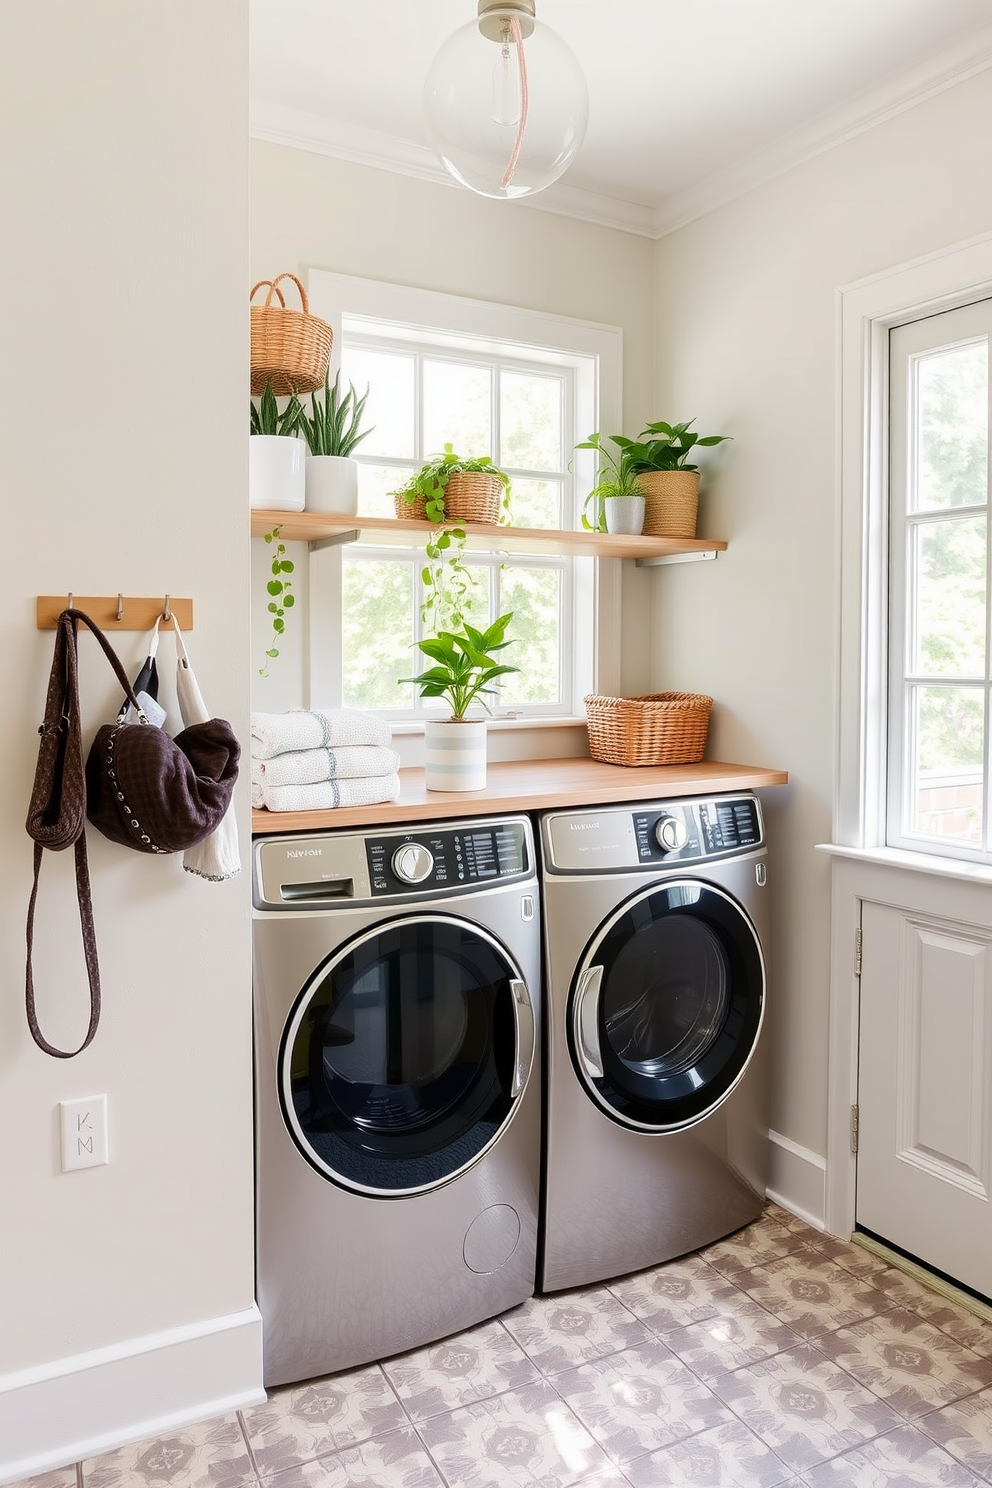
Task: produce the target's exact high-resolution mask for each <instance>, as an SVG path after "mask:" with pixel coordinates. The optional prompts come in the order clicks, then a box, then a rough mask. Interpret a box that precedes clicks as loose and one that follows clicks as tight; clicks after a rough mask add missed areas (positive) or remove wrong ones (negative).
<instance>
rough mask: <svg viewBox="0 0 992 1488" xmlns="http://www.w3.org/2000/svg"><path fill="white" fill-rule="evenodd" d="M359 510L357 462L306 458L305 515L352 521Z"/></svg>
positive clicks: (328, 457) (339, 457)
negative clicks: (319, 514)
mask: <svg viewBox="0 0 992 1488" xmlns="http://www.w3.org/2000/svg"><path fill="white" fill-rule="evenodd" d="M357 510H358V461H357V460H352V459H351V458H350V457H346V456H344V455H307V511H312V512H337V513H338V514H339V515H341V516H345V517H353V516H354V515H355V513H356V512H357Z"/></svg>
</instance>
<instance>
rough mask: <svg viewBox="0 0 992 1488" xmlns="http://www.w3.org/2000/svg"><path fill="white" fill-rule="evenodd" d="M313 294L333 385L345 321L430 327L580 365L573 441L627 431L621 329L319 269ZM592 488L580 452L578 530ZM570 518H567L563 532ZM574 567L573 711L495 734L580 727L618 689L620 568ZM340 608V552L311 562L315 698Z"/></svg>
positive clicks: (481, 347) (578, 562)
mask: <svg viewBox="0 0 992 1488" xmlns="http://www.w3.org/2000/svg"><path fill="white" fill-rule="evenodd" d="M308 288H309V299H310V308H311V310H312V311H313V313H314V314H317V315H320V316H321V317H322V318H323V319H324V320H327V321H328V322H329V323H330V325H331V327H332V330H333V332H334V343H333V348H332V355H331V375H332V377H333V375H334V372H335V371H336V370H337V367H338V366H339V365H340V348H341V344H342V329H343V323H344V320H345V318H346V317H347V319H348V320H349V321H350V322H351V323H352V324H359V323H360V321H361V319H363V318H364V319H367V320H370V321H373V322H376V323H378V324H382V323H386V324H388V325H389V326H390V328H391V335H393V336H394V337H395V338H396V339H397V340H399V341H402V340H403V339H407V340H409V341H411V342H416V341H417V340H418V338H422V337H423V332H424V328H429V330H430V337H431V345H432V347H435V348H436V347H438V346H443V345H445V344H447V345H449V346H450V347H451V348H452V349H456V350H460V351H472V352H478V353H482V354H489V355H493V354H499V353H501V352H502V351H503V350H504V349H505V348H506V346H507V344H510V345H516V346H528V347H535V348H541V352H542V358H543V360H544V361H545V363H546V365H548V366H549V367H552V366H554V365H555V364H556V363H557V364H558V365H563V366H569V365H571V364H573V363H574V364H575V374H574V377H573V379H572V385H573V399H574V407H573V409H572V411H571V423H572V427H573V428H574V429H575V430H576V438H584V437H585V435H586V434H587V433H588V432H590V431H591V429H593V428H598V429H607V430H613V429H619V428H620V427H622V425H621V367H622V331H621V330H620V329H619V328H618V327H615V326H606V325H600V324H597V323H595V322H591V321H579V320H573V319H570V318H568V317H565V316H557V315H550V314H547V313H546V312H543V311H534V310H528V309H525V308H523V307H519V306H509V305H499V304H495V303H491V302H489V301H483V300H472V299H466V298H463V297H461V296H457V295H447V294H442V293H439V292H437V291H433V290H420V289H414V288H410V287H408V286H405V285H397V284H387V283H384V282H381V281H378V280H370V279H360V278H355V277H353V276H350V275H344V274H334V273H330V272H328V271H325V270H321V269H311V270H310V272H309V275H308ZM590 420H593V421H594V422H590ZM587 423H588V428H587V427H586V424H587ZM594 480H595V466H594V460H593V458H592V457H591V456H589V455H587V454H585V453H582V452H580V453H579V454H578V455H577V456H576V457H575V459H574V482H573V488H572V489H573V496H572V500H573V511H572V513H571V517H572V522H571V525H572V526H574V527H578V525H579V520H578V514H579V513H580V512H581V509H582V503H583V501H584V499H585V495H586V493H587V492H588V491H589V490H590V489H591V488H592V485H593V483H594ZM568 515H569V514H567V513H566V514H565V518H564V521H565V525H568ZM388 551H389V550H388V549H384V548H380V549H377V556H382V557H385V556H386V554H387V552H388ZM518 557H520V558H521V561H522V555H515V560H516V559H517V558H518ZM570 566H571V568H572V575H573V577H572V599H571V620H570V618H569V615H568V614H567V613H566V614H565V616H564V617H563V625H564V626H565V627H566V629H567V632H568V635H569V638H570V642H571V644H570V647H569V646H567V645H566V647H565V650H566V651H568V650H569V649H570V652H571V655H570V657H569V658H568V664H569V667H570V671H571V676H570V678H569V679H568V681H569V683H570V685H569V687H568V691H569V693H570V695H571V700H572V706H571V711H569V712H567V713H562V712H561V711H558V712H557V713H556V714H554V715H552V716H544V717H542V711H541V710H538V709H534V710H531V711H529V712H528V714H527V716H526V717H524V718H520V719H517V718H497V719H494V720H492V722H491V726H492V727H496V728H500V727H510V728H512V727H514V726H521V725H523V726H527V727H534V726H540V725H541V724H542V722H543V723H545V724H556V725H557V724H561V723H575V722H583V723H584V722H585V717H584V714H583V713H582V711H581V699H582V696H583V695H584V693H587V692H609V693H614V692H618V691H619V687H620V660H619V650H620V560H618V559H594V558H589V557H580V556H575V557H571V558H570ZM340 604H341V557H340V553H339V551H338V550H337V549H335V548H330V549H324V550H323V551H321V552H320V553H315V554H314V555H313V556H312V559H311V585H310V644H309V647H308V651H309V695H310V697H311V698H313V697H318V696H319V697H325V698H327V697H339V696H340V690H341V663H340V650H339V647H338V646H336V645H328V644H327V639H328V637H329V636H334V635H335V634H336V633H337V617H338V615H339V614H340ZM413 726H414V727H418V728H419V727H422V723H421V722H420V721H418V720H416V719H414V720H413Z"/></svg>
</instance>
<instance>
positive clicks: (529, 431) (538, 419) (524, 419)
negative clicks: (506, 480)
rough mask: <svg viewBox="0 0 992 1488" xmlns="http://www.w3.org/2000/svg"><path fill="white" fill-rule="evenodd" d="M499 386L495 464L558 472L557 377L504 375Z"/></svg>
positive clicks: (559, 415) (559, 389)
mask: <svg viewBox="0 0 992 1488" xmlns="http://www.w3.org/2000/svg"><path fill="white" fill-rule="evenodd" d="M499 386H500V415H499V416H500V458H499V463H500V464H501V465H512V466H519V467H520V468H521V469H523V470H560V469H561V465H562V462H561V423H562V381H561V378H560V377H531V376H529V375H528V374H527V373H524V372H504V373H503V374H502V375H501V377H500V384H499Z"/></svg>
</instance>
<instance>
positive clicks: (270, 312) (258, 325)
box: [249, 274, 333, 398]
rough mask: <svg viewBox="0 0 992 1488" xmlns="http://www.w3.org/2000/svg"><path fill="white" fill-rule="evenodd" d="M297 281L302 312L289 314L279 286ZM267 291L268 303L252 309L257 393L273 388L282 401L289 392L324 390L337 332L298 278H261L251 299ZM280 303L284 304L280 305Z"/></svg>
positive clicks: (253, 381)
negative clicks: (315, 312) (316, 311)
mask: <svg viewBox="0 0 992 1488" xmlns="http://www.w3.org/2000/svg"><path fill="white" fill-rule="evenodd" d="M283 279H292V281H293V283H294V284H295V285H296V287H297V289H298V290H299V292H300V303H301V304H302V306H303V309H302V310H287V308H286V300H285V297H284V295H283V292H282V290H281V289H280V288H279V284H280V282H281V281H282V280H283ZM260 289H265V290H266V296H265V303H264V304H262V305H252V307H251V391H252V395H253V396H254V397H258V396H259V395H260V394H261V393H264V392H265V385H266V383H271V384H272V391H273V392H274V393H275V395H276V397H277V398H283V397H285V396H286V394H287V393H293V392H296V393H313V392H316V390H317V388H321V387H323V386H324V379H325V377H326V376H327V364H328V362H329V360H330V356H331V341H332V340H333V332H332V331H331V328H330V326H329V325H328V324H327V321H326V320H321V319H320V318H319V316H316V315H311V314H310V307H309V305H308V303H307V292H306V290H305V289H304V288H303V285H302V284H301V283H300V281H299V279H297V277H296V275H295V274H280V275H279V277H278V278H277V279H260V280H259V281H258V283H257V284H256V285H255V286H254V287H253V289H252V292H251V294H250V296H249V299H252V300H253V299H254V298H255V295H256V293H257V291H258V290H260ZM276 300H278V304H275V303H274V301H276Z"/></svg>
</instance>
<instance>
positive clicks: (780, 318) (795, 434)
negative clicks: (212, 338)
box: [653, 72, 992, 1190]
mask: <svg viewBox="0 0 992 1488" xmlns="http://www.w3.org/2000/svg"><path fill="white" fill-rule="evenodd" d="M990 166H992V73H990V72H986V73H983V74H981V75H979V76H977V77H975V78H973V79H971V80H970V81H969V82H967V83H964V84H962V85H960V86H959V87H957V88H955V89H953V90H950V91H948V92H945V93H942V94H940V95H939V96H937V97H935V98H933V99H931V100H929V101H928V102H926V103H924V104H921V105H919V106H918V107H916V108H915V109H913V110H911V111H910V112H907V113H905V114H903V115H901V116H899V117H897V118H895V119H892V120H891V121H889V122H887V123H885V124H883V125H881V126H880V127H878V128H876V129H874V130H872V131H871V132H869V133H866V134H863V135H860V136H859V137H857V138H855V139H853V140H851V141H850V142H848V143H847V144H845V145H843V146H840V147H839V148H837V149H834V150H832V151H830V152H829V153H827V154H824V155H821V156H820V157H818V158H817V159H814V160H812V161H810V162H809V163H807V164H806V165H804V166H802V167H800V168H798V169H796V170H793V171H792V172H790V173H789V174H788V175H785V176H782V177H781V178H779V179H778V180H776V181H773V182H771V183H769V184H767V185H765V186H763V187H762V188H760V189H758V190H755V191H752V192H750V193H749V194H748V195H747V196H745V197H743V198H741V199H740V200H738V201H735V202H732V203H731V204H729V205H728V206H726V207H724V208H722V209H721V210H719V211H716V212H713V213H711V214H710V215H709V216H707V217H706V218H703V219H702V220H700V221H699V222H695V223H693V224H691V225H690V226H688V227H686V228H684V229H682V230H681V231H679V232H677V233H674V234H673V235H671V236H670V237H668V238H666V239H664V240H663V241H662V242H660V243H659V244H658V247H657V270H658V319H657V367H658V382H657V386H658V400H657V416H658V417H661V418H678V419H682V418H688V417H691V416H693V415H695V416H697V418H698V427H699V428H700V429H701V430H702V431H703V432H705V433H727V434H732V435H733V436H734V441H735V442H734V443H733V444H732V445H726V446H722V447H721V451H720V458H719V459H718V460H717V461H716V462H715V468H714V475H713V478H712V479H711V480H710V481H709V491H708V494H707V495H705V496H704V497H703V502H702V518H701V529H700V530H701V532H702V533H704V534H706V535H708V536H715V537H725V538H727V539H729V542H730V546H729V548H728V551H727V553H726V554H724V555H722V556H721V557H720V559H719V560H718V561H717V562H716V563H714V564H700V565H691V566H687V567H685V568H681V569H680V568H669V569H664V570H661V571H660V572H658V573H657V574H656V576H655V578H654V581H653V582H654V592H653V628H654V636H655V665H654V676H653V683H654V686H655V687H658V688H661V687H678V688H688V689H692V690H698V691H702V692H707V693H712V695H713V696H714V697H715V698H716V700H717V707H716V710H715V719H714V730H713V736H712V740H711V747H710V751H709V752H710V754H711V755H712V756H713V757H715V758H723V759H735V760H750V761H754V762H756V763H760V764H766V765H773V766H780V767H783V768H786V769H788V770H789V772H790V776H791V784H790V786H789V787H788V788H786V789H784V790H778V791H774V790H773V791H769V792H768V793H767V796H766V802H765V804H766V812H767V816H768V819H769V827H770V836H771V852H772V854H773V857H772V869H771V872H772V879H771V881H772V883H773V886H774V894H775V902H774V907H775V924H776V927H777V928H776V930H775V932H774V939H773V947H772V972H773V987H772V995H773V1007H772V1020H771V1024H772V1035H773V1048H774V1067H775V1079H774V1108H773V1117H772V1120H773V1126H774V1127H775V1129H776V1130H777V1131H778V1132H780V1133H782V1134H783V1135H784V1136H785V1137H786V1138H788V1139H790V1140H791V1141H792V1142H793V1143H795V1144H798V1145H799V1146H800V1147H801V1148H807V1149H811V1150H812V1152H814V1153H818V1154H823V1153H824V1152H825V1150H826V1087H827V1067H826V1050H827V1013H828V954H829V912H830V883H829V865H828V863H827V862H826V861H825V860H824V859H823V858H822V856H817V855H815V854H814V852H813V845H814V843H816V842H822V841H827V840H829V836H830V829H831V797H832V791H833V784H834V775H833V771H834V741H835V734H836V702H835V651H836V633H837V619H838V616H837V594H838V582H837V572H836V525H835V516H836V512H837V506H838V496H837V459H836V455H837V426H836V409H837V397H836V392H837V378H838V355H837V353H838V344H837V291H838V288H839V287H840V286H841V285H844V284H846V283H849V282H851V281H853V280H856V279H859V278H862V277H864V276H867V275H870V274H873V273H876V272H879V271H881V270H884V269H886V268H888V267H890V266H892V265H895V264H898V263H901V262H904V261H906V260H908V259H911V258H914V257H917V256H919V255H922V254H926V253H928V252H931V251H933V250H935V249H938V248H940V247H943V246H944V245H946V244H949V243H953V242H955V241H957V240H960V239H964V238H968V237H971V236H973V235H975V234H978V233H982V232H987V231H988V230H989V229H990V227H992V204H990V201H989V196H988V192H987V191H985V190H984V184H983V183H985V182H987V181H988V179H989V172H990ZM821 1190H822V1182H821Z"/></svg>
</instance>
